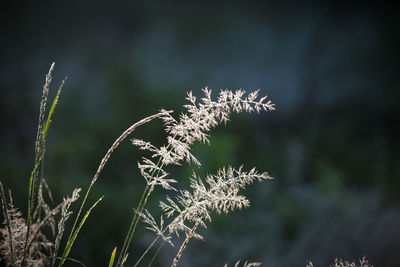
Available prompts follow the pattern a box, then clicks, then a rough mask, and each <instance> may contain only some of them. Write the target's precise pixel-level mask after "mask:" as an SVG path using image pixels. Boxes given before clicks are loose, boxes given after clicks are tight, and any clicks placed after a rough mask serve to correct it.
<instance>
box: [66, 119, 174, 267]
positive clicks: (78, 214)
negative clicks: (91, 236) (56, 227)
mask: <svg viewBox="0 0 400 267" xmlns="http://www.w3.org/2000/svg"><path fill="white" fill-rule="evenodd" d="M166 112H167V113H172V111H166ZM163 115H165V112H159V113H157V114H154V115H151V116H148V117H146V118H144V119H142V120H140V121H138V122H136V123H135V124H133V125H131V126H130V127H129V128H128V129H126V130H125V131H124V132H123V133H122V134H121V135H120V136H119V137H118V138H117V139H116V140H115V141H114V143H113V144H112V145H111V147H110V148H109V149H108V151H107V153H106V154H105V155H104V157H103V158H102V160H101V162H100V165H99V167H98V168H97V171H96V173H95V175H94V177H93V179H92V181H91V182H90V185H89V187H88V189H87V191H86V194H85V197H84V199H83V201H82V204H81V206H80V208H79V211H78V213H77V215H76V218H75V221H74V224H73V226H72V229H71V232H70V235H69V237H68V241H67V244H69V243H70V242H71V241H72V237H73V235H74V232H75V228H76V226H77V223H78V220H79V218H80V215H81V213H82V210H83V207H84V205H85V204H86V200H87V198H88V196H89V193H90V190H91V189H92V186H93V185H94V183H95V182H96V181H97V178H98V177H99V175H100V173H101V171H102V170H103V168H104V166H105V165H106V163H107V161H108V159H109V158H110V156H111V154H112V153H113V152H114V150H115V149H116V148H117V147H118V146H119V145H120V144H121V142H122V141H123V140H124V139H125V138H126V137H128V136H129V135H130V134H131V133H132V132H133V131H134V130H135V129H136V128H137V127H139V126H141V125H143V124H145V123H148V122H149V121H151V120H153V119H155V118H158V117H161V116H163ZM71 246H72V244H71ZM66 250H67V246H66V247H65V249H64V253H63V254H65V253H66ZM65 256H68V253H66V255H65ZM61 265H62V264H61ZM61 265H60V266H61Z"/></svg>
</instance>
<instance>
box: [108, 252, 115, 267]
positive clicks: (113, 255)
mask: <svg viewBox="0 0 400 267" xmlns="http://www.w3.org/2000/svg"><path fill="white" fill-rule="evenodd" d="M116 252H117V247H115V248H114V250H113V252H112V253H111V258H110V262H109V263H108V267H112V266H113V265H114V259H115V253H116Z"/></svg>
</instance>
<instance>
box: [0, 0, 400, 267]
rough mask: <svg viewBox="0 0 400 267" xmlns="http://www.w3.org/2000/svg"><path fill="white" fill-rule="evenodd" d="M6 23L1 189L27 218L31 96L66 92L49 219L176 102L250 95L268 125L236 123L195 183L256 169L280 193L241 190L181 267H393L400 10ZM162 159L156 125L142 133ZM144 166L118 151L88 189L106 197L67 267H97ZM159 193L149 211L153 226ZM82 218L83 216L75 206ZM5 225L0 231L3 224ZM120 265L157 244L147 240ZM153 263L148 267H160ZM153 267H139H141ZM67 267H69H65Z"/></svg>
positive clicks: (168, 251) (170, 10)
mask: <svg viewBox="0 0 400 267" xmlns="http://www.w3.org/2000/svg"><path fill="white" fill-rule="evenodd" d="M9 4H10V6H7V7H3V8H2V10H1V11H0V13H1V16H0V21H1V23H0V25H1V26H0V27H1V42H0V51H1V62H0V126H1V131H0V135H1V138H0V147H1V152H0V181H1V182H2V183H3V185H4V186H5V188H6V189H8V188H9V189H11V190H12V192H13V197H14V202H15V204H16V205H17V206H18V207H19V208H20V209H21V211H23V212H25V211H26V206H27V188H28V178H29V175H30V172H31V171H32V168H33V162H34V140H35V136H36V126H37V125H36V124H37V117H38V114H39V103H40V99H41V90H42V86H43V84H44V78H45V74H46V73H47V71H48V69H49V67H50V64H51V63H52V62H53V61H54V62H56V67H55V72H54V73H55V74H54V77H53V84H52V87H51V91H50V98H53V97H54V96H55V94H56V91H57V87H58V85H59V84H60V82H61V81H62V79H63V78H64V77H65V76H68V80H67V82H66V85H65V87H64V90H63V91H62V94H61V98H60V102H59V104H58V106H57V109H56V112H55V115H54V119H53V124H52V128H51V129H50V132H49V137H48V141H47V151H46V161H45V178H46V180H47V182H48V184H49V186H50V188H51V189H52V191H53V195H54V198H55V199H56V202H57V203H58V202H59V201H60V200H62V197H63V196H66V195H69V194H70V193H71V192H72V190H73V189H74V188H76V187H82V188H83V189H86V188H87V186H88V185H89V183H90V180H91V179H92V177H93V175H94V173H95V171H96V169H97V166H98V164H99V162H100V160H101V158H102V157H103V155H104V154H105V153H106V151H107V150H108V148H109V147H110V145H111V144H112V143H113V141H114V140H115V139H116V138H117V137H118V136H119V135H120V134H121V133H122V132H123V131H124V130H125V129H126V128H128V127H129V126H130V125H131V124H133V123H134V122H136V121H138V120H140V119H142V118H143V117H146V116H148V115H151V114H154V113H156V112H157V111H158V110H160V109H161V108H165V109H173V110H175V113H176V114H179V113H180V112H181V111H183V107H182V106H183V105H184V104H186V101H185V96H186V92H187V91H190V90H192V91H193V94H194V95H196V96H198V97H201V96H202V91H201V89H202V88H204V87H206V86H208V88H211V89H213V91H214V94H215V95H216V94H217V93H218V92H219V89H225V88H226V89H232V90H237V89H244V90H248V91H252V90H256V89H259V88H260V94H261V95H268V97H269V98H270V99H271V100H272V101H273V103H275V104H276V108H277V110H276V111H274V112H269V113H263V114H261V115H258V116H257V115H254V114H240V115H236V114H234V115H233V116H232V117H231V122H230V123H228V124H227V125H226V126H219V127H218V128H217V129H215V130H213V131H212V132H211V136H210V141H211V145H210V146H208V145H204V144H196V145H195V146H194V148H193V153H194V154H195V155H197V156H198V159H199V160H200V161H201V163H202V167H201V168H197V167H196V166H191V165H188V164H184V165H183V166H182V167H181V168H176V169H172V170H171V172H172V175H173V176H174V177H175V178H176V179H178V180H179V181H182V183H181V186H182V187H183V188H184V187H185V186H187V185H188V183H189V180H188V177H189V175H190V174H191V172H192V170H194V171H195V172H196V173H198V174H199V175H205V174H207V173H212V172H214V171H215V170H216V169H218V168H221V167H222V166H225V165H232V166H236V167H238V166H240V165H242V164H243V165H244V168H246V169H250V168H252V167H253V166H256V167H257V169H258V170H260V171H268V172H269V174H270V175H271V176H273V177H274V178H275V179H274V180H272V181H266V182H264V183H261V184H255V185H253V186H250V187H249V188H248V189H247V190H246V191H245V192H244V194H245V195H247V196H248V198H249V199H250V201H251V207H250V208H248V209H246V210H242V211H237V212H233V213H230V214H228V215H220V216H218V215H217V214H214V215H215V216H214V217H213V221H212V223H210V224H209V226H208V228H207V229H206V231H205V230H204V229H203V230H201V231H200V232H201V233H203V234H204V237H205V241H198V240H191V241H190V243H189V246H188V249H187V250H185V252H184V254H183V256H182V259H181V262H180V266H223V264H224V263H228V262H229V263H230V264H233V263H234V262H236V260H239V259H243V260H250V261H259V262H262V263H263V265H262V266H306V264H307V262H308V261H310V260H311V261H312V262H313V263H314V266H316V267H318V266H321V267H322V266H329V264H330V263H332V262H333V259H334V258H335V257H341V258H344V259H349V260H358V259H359V258H361V257H363V256H364V255H366V256H367V258H368V259H369V260H370V262H371V263H372V264H374V265H375V266H386V267H394V266H398V265H399V261H400V259H399V256H398V255H400V227H399V226H400V195H399V190H400V144H399V141H398V139H399V136H400V119H399V118H400V117H399V116H400V109H399V99H400V89H399V84H400V76H399V74H398V71H399V66H398V65H399V64H398V62H399V61H398V60H399V47H400V42H399V38H398V36H400V35H399V34H400V30H399V23H398V10H396V9H395V8H394V7H390V6H382V5H378V4H377V3H373V2H367V3H364V2H360V3H348V4H345V5H344V4H343V5H341V4H337V3H335V1H331V2H323V3H322V2H321V3H319V2H315V3H314V2H307V3H302V4H300V3H297V2H296V1H279V2H278V1H276V2H275V3H272V2H269V1H259V2H256V3H245V2H236V1H221V2H218V3H214V1H202V2H200V3H197V4H189V3H185V2H182V3H179V2H178V1H170V2H169V3H167V2H166V1H140V2H139V1H119V2H117V1H116V2H111V1H103V0H98V1H63V2H61V1H44V2H40V3H38V2H37V1H30V2H28V1H26V2H25V3H23V2H20V1H18V2H12V3H9ZM134 136H135V137H138V138H143V139H146V140H148V141H151V142H152V143H154V144H157V145H161V144H163V143H164V142H165V134H164V133H163V128H162V123H161V122H159V121H155V122H152V123H150V124H148V125H146V126H144V127H143V128H140V129H138V130H137V131H136V132H135V133H134ZM141 155H142V154H141V152H140V151H138V150H137V149H136V148H135V147H133V146H132V145H131V144H130V142H129V141H125V142H124V143H123V144H122V145H121V146H120V148H119V149H118V150H117V151H116V152H115V153H114V154H113V156H112V157H111V159H110V161H109V162H108V165H107V166H106V167H105V169H104V171H103V173H102V174H101V175H100V177H99V181H98V182H97V184H96V185H95V187H94V188H93V194H92V199H90V202H93V201H95V200H96V199H97V198H98V197H99V196H101V195H105V198H104V200H103V201H102V203H101V204H100V205H99V206H98V207H96V209H95V210H94V211H93V213H92V214H91V215H90V217H89V219H88V221H87V223H86V225H85V226H84V228H83V229H82V232H81V234H80V235H79V237H78V240H77V241H76V244H75V245H74V247H73V249H72V251H71V254H70V256H71V257H72V258H76V259H79V260H81V261H82V262H84V263H85V264H86V265H87V266H106V265H107V264H108V260H109V257H110V254H111V252H112V250H113V248H114V247H115V246H117V247H120V246H121V243H122V242H123V238H124V236H125V234H126V231H127V230H128V227H129V222H130V218H131V216H132V214H133V210H132V209H133V208H134V207H136V205H137V203H138V201H139V198H140V196H141V193H142V191H143V189H144V180H143V178H142V177H141V176H140V173H139V171H138V169H137V161H138V160H139V159H140V157H141ZM162 199H165V192H164V191H162V190H158V191H156V194H154V195H153V196H152V199H151V200H150V203H149V205H148V208H149V210H152V211H153V213H154V214H155V215H156V217H158V216H159V214H160V211H159V209H158V201H159V200H162ZM74 207H75V210H76V209H77V207H78V204H75V206H74ZM1 220H3V219H1ZM139 227H140V229H139V230H138V232H137V235H136V236H135V239H134V241H133V245H132V246H131V249H130V253H129V258H128V262H127V263H128V264H127V265H129V266H131V265H133V263H134V262H135V261H136V259H137V257H138V256H140V255H141V253H142V252H143V250H144V249H145V248H146V247H147V246H148V244H149V243H150V242H151V241H152V240H153V235H152V233H150V232H148V231H145V229H144V227H143V224H140V225H139ZM177 249H178V248H177V247H175V248H173V247H170V246H167V245H165V246H163V247H162V249H161V250H160V253H159V256H158V258H157V259H156V261H155V264H154V266H170V264H171V262H172V259H173V258H174V256H175V254H176V252H177ZM150 259H151V257H149V258H148V259H145V261H144V264H143V266H147V264H148V262H149V261H150ZM66 266H76V265H75V264H72V263H67V264H66Z"/></svg>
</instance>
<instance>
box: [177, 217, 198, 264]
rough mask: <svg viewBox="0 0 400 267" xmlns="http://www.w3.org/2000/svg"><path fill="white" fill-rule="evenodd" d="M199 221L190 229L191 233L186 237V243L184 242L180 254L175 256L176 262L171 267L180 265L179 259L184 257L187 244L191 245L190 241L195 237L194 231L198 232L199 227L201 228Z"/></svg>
mask: <svg viewBox="0 0 400 267" xmlns="http://www.w3.org/2000/svg"><path fill="white" fill-rule="evenodd" d="M199 223H200V222H199V221H196V223H195V224H194V225H193V227H192V229H190V232H189V233H188V234H187V235H186V239H185V241H183V243H182V245H181V247H180V248H179V251H178V253H177V254H176V256H175V259H174V261H173V262H172V265H171V267H176V264H177V263H178V261H179V259H180V258H181V256H182V252H183V250H185V248H186V246H187V244H188V243H189V240H190V239H191V238H192V237H193V234H194V231H195V230H196V228H197V226H199Z"/></svg>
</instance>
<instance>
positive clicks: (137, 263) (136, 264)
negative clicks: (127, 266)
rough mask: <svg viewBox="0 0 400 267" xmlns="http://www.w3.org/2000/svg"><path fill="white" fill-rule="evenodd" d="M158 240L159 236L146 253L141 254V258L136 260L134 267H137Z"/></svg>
mask: <svg viewBox="0 0 400 267" xmlns="http://www.w3.org/2000/svg"><path fill="white" fill-rule="evenodd" d="M158 238H160V236H157V237H156V238H155V239H154V240H153V242H152V243H151V244H150V246H148V247H147V249H146V251H145V252H143V254H142V256H140V258H139V259H138V260H137V262H136V263H135V265H134V267H137V266H138V265H139V263H140V262H141V261H142V260H143V258H144V257H145V256H146V254H147V253H148V252H149V251H150V249H151V248H152V247H153V246H154V244H155V243H156V242H157V240H158Z"/></svg>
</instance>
